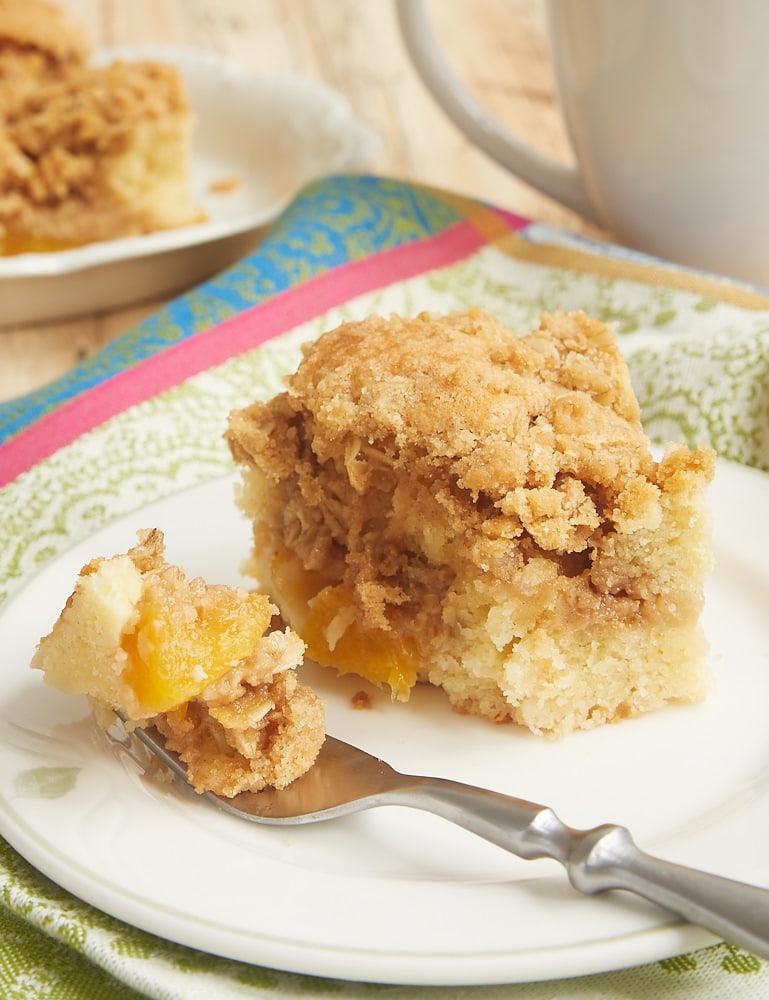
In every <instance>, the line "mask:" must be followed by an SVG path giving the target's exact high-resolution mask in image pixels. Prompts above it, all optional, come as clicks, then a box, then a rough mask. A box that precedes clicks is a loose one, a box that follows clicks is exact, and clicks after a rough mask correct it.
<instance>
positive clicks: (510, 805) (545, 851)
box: [401, 778, 769, 959]
mask: <svg viewBox="0 0 769 1000" xmlns="http://www.w3.org/2000/svg"><path fill="white" fill-rule="evenodd" d="M402 792H403V793H404V794H403V797H402V798H401V802H402V804H404V805H411V806H415V807H417V808H421V809H426V810H428V811H430V812H434V813H436V814H438V815H441V816H443V817H444V818H445V819H448V820H451V821H452V822H454V823H456V824H458V825H459V826H463V827H464V828H465V829H467V830H470V831H472V832H473V833H476V834H478V835H479V836H480V837H483V838H484V839H485V840H489V841H491V842H492V843H495V844H497V845H499V846H500V847H503V848H505V849H506V850H508V851H511V852H512V853H513V854H516V855H517V856H518V857H522V858H526V859H535V858H553V859H555V860H556V861H559V862H560V863H561V864H562V865H563V866H564V868H565V869H566V872H567V873H568V876H569V880H570V882H571V884H572V885H573V886H574V888H575V889H577V890H578V891H579V892H582V893H586V894H593V893H597V892H604V891H606V890H607V889H625V890H627V891H629V892H633V893H636V894H637V895H639V896H643V897H644V898H645V899H648V900H649V901H650V902H652V903H656V904H658V905H659V906H662V907H663V908H664V909H666V910H669V911H671V912H673V913H676V914H678V915H679V916H681V917H683V918H684V919H686V920H688V921H689V922H690V923H693V924H697V925H698V926H700V927H704V928H705V929H706V930H708V931H711V932H712V933H713V934H715V935H717V936H718V937H719V938H721V939H725V940H727V941H729V942H730V943H732V944H735V945H739V946H740V947H743V948H745V949H747V950H748V951H750V952H753V953H754V954H756V955H758V956H760V957H762V958H764V959H769V889H762V888H759V887H758V886H752V885H747V884H746V883H744V882H736V881H734V880H732V879H728V878H723V877H721V876H719V875H712V874H710V873H708V872H704V871H699V870H697V869H694V868H687V867H685V866H683V865H678V864H673V863H671V862H669V861H662V860H661V859H659V858H655V857H653V856H652V855H650V854H646V853H644V852H643V851H641V850H639V848H638V847H637V846H636V844H635V842H634V841H633V838H632V836H631V834H630V832H629V831H628V830H627V829H626V828H625V827H622V826H614V825H608V824H607V825H604V826H598V827H595V828H594V829H592V830H574V829H571V828H570V827H568V826H566V825H565V824H564V823H562V822H561V820H560V819H559V818H558V816H557V815H556V814H555V813H554V812H553V810H552V809H549V808H547V807H546V806H541V805H538V804H536V803H534V802H527V801H525V800H523V799H516V798H513V797H512V796H508V795H502V794H500V793H498V792H493V791H490V790H488V789H483V788H477V787H475V786H471V785H464V784H462V783H461V782H455V781H449V780H445V779H435V778H417V779H416V780H415V781H414V779H413V778H409V779H408V781H407V786H406V787H405V788H403V789H402Z"/></svg>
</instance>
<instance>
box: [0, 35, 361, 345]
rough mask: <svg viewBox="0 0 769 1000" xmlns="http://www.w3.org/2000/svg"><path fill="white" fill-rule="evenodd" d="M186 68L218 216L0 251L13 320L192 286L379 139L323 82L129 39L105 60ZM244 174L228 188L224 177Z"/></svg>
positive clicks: (102, 54) (205, 184)
mask: <svg viewBox="0 0 769 1000" xmlns="http://www.w3.org/2000/svg"><path fill="white" fill-rule="evenodd" d="M115 58H123V59H129V60H130V59H144V58H147V59H159V60H161V61H164V62H167V63H171V64H173V65H175V66H178V68H179V69H180V71H181V72H182V74H183V75H184V78H185V80H186V83H187V88H188V92H189V98H190V103H191V105H192V108H193V111H194V113H195V115H196V118H197V122H196V126H195V132H194V134H193V145H192V182H193V196H194V200H195V203H196V204H198V205H200V206H201V208H202V209H203V211H204V213H205V215H206V219H207V221H206V222H205V223H202V224H200V225H194V226H186V227H183V228H181V229H174V230H167V231H164V232H158V233H149V234H147V235H146V236H132V237H127V238H124V239H119V240H111V241H108V242H103V243H91V244H89V245H88V246H84V247H76V248H74V249H72V250H64V251H60V252H57V253H28V254H19V255H17V256H13V257H0V317H2V320H0V322H2V324H3V325H6V326H8V325H11V324H14V323H26V322H32V321H35V322H39V321H43V320H49V319H62V318H65V317H68V316H72V315H75V314H77V313H81V312H88V313H96V312H98V311H99V310H104V309H113V308H118V307H120V306H126V305H128V304H130V303H132V302H137V301H139V300H151V299H153V298H156V297H158V296H161V295H167V294H171V293H173V292H176V291H181V290H182V289H183V288H187V287H190V286H192V285H194V284H196V283H197V282H199V281H202V280H204V279H205V278H207V277H209V276H210V275H212V274H214V273H216V272H218V271H220V270H222V269H223V268H225V267H227V266H229V265H230V264H232V263H234V262H235V261H236V260H238V259H239V258H240V257H242V256H244V255H245V254H246V253H247V252H248V251H249V250H251V249H252V248H253V247H254V246H255V244H256V242H257V240H258V237H259V234H260V232H261V230H262V229H263V227H264V226H265V225H266V224H267V223H269V222H271V221H272V220H273V219H274V218H275V216H276V215H277V214H278V213H279V212H280V211H281V210H282V209H283V208H284V207H285V206H286V205H287V204H288V202H289V201H290V200H291V198H292V197H293V196H294V195H295V194H296V192H297V191H298V190H299V189H300V188H301V187H302V186H303V185H305V184H307V183H309V182H310V181H312V180H315V179H316V178H318V177H322V176H324V175H328V174H333V173H344V172H348V171H352V172H354V171H358V170H361V169H363V168H364V167H366V166H367V165H369V164H370V162H371V161H372V159H373V158H374V156H375V155H376V153H377V151H378V148H379V142H378V139H377V138H376V136H375V135H374V133H373V132H372V131H371V130H370V129H369V128H368V126H366V125H365V124H363V123H362V122H360V121H358V120H357V119H355V118H354V116H353V114H352V111H351V109H350V107H349V105H348V104H347V103H346V101H345V100H344V99H343V98H342V96H341V95H340V94H339V93H337V92H336V91H335V90H333V89H331V88H330V87H328V86H326V85H325V84H323V83H320V82H319V81H316V80H310V79H307V78H303V77H292V76H258V75H256V74H251V73H247V72H245V71H243V70H242V69H239V68H238V67H237V66H236V65H233V64H232V63H229V62H226V61H225V60H223V59H221V58H219V57H217V56H215V55H213V54H212V53H208V52H203V51H198V50H195V49H182V48H173V47H165V46H148V45H145V46H120V47H115V48H110V49H103V50H100V51H99V53H98V54H97V57H96V58H95V60H94V61H95V62H100V63H104V62H109V61H111V60H113V59H115ZM230 180H234V181H235V182H237V183H236V184H235V185H234V186H233V187H232V189H231V190H229V191H224V192H221V193H217V192H216V191H215V190H213V188H212V183H214V184H215V182H217V181H230Z"/></svg>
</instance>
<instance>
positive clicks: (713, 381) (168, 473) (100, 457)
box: [0, 176, 769, 1000]
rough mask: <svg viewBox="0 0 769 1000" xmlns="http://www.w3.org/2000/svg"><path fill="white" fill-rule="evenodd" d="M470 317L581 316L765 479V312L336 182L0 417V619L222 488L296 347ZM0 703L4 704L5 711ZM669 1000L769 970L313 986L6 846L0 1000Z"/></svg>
mask: <svg viewBox="0 0 769 1000" xmlns="http://www.w3.org/2000/svg"><path fill="white" fill-rule="evenodd" d="M470 305H480V306H483V307H484V308H486V309H487V310H489V311H490V312H492V313H494V314H495V315H497V316H498V317H499V318H500V319H501V320H503V322H505V323H506V324H508V325H509V326H510V327H511V328H513V329H519V330H522V331H524V330H527V329H530V328H531V327H532V326H533V325H535V323H536V322H537V319H538V316H539V314H540V313H541V312H542V311H544V310H553V309H584V310H585V311H586V312H588V313H589V314H591V315H594V316H597V317H599V318H601V319H603V320H605V321H608V322H610V323H612V324H613V326H614V329H615V330H616V333H617V336H618V339H619V341H620V345H621V347H622V349H623V352H624V354H625V356H626V357H627V359H628V362H629V365H630V368H631V372H632V376H633V381H634V386H635V389H636V393H637V395H638V398H639V401H640V403H641V407H642V412H643V416H644V421H645V426H646V428H647V431H648V433H649V434H650V436H651V437H652V438H653V439H657V440H667V439H671V438H683V439H685V440H687V441H688V442H689V443H690V444H696V443H697V442H706V443H709V444H711V445H712V446H713V447H714V448H716V450H717V451H718V452H719V454H720V455H721V456H723V457H726V458H729V459H732V460H735V461H737V462H741V463H745V464H748V465H752V466H756V467H758V468H760V469H763V470H769V296H767V295H764V294H763V293H762V292H761V291H759V290H756V289H751V288H748V287H745V286H739V285H736V284H733V283H727V282H724V281H721V280H719V279H717V278H713V277H709V276H706V275H701V274H694V273H691V272H688V271H684V270H682V269H680V268H676V267H673V266H671V265H667V264H664V263H662V262H659V261H656V260H652V259H650V258H644V257H641V256H639V255H636V254H631V253H629V252H627V251H623V250H620V249H619V248H616V247H610V246H605V245H598V244H594V243H589V242H586V241H584V240H581V239H576V238H574V237H570V236H567V235H566V234H564V233H561V232H558V231H555V230H553V229H550V228H548V227H545V226H541V225H537V224H535V223H531V222H529V221H528V220H525V219H522V218H519V217H517V216H514V215H511V214H510V213H508V212H504V211H501V210H499V209H496V208H494V207H492V206H489V205H483V204H480V203H478V202H474V201H469V200H466V199H463V198H459V197H456V196H453V195H450V194H447V193H446V192H439V191H435V190H432V189H427V188H422V187H417V186H414V185H409V184H405V183H402V182H399V181H395V180H392V179H386V178H376V177H360V176H356V177H334V178H329V179H326V180H323V181H320V182H317V183H316V184H314V185H312V186H311V187H309V188H308V189H306V190H305V191H303V192H302V193H301V194H300V195H299V196H298V197H297V199H296V200H295V201H294V202H293V204H292V205H291V206H290V207H289V208H288V209H287V211H286V212H285V213H284V214H283V216H282V217H281V218H280V219H279V220H278V222H277V223H276V225H275V227H274V228H273V230H272V232H271V234H270V236H269V238H268V239H267V240H266V241H265V242H264V243H263V245H262V246H261V247H260V248H259V249H258V250H257V251H256V252H255V253H254V254H253V255H251V256H250V257H249V258H247V259H246V260H244V261H243V262H241V263H240V264H238V265H237V266H235V267H233V268H231V269H230V270H228V271H227V272H225V273H224V274H222V275H220V276H218V277H217V278H215V279H213V280H212V281H210V282H208V283H206V284H205V285H203V286H201V287H200V288H197V289H196V290H194V291H192V292H190V293H189V294H187V295H184V296H182V297H181V298H180V299H178V300H177V301H175V302H174V303H172V304H171V305H170V306H168V307H167V308H165V309H163V310H162V311H161V312H159V313H158V314H157V315H156V316H154V317H153V318H152V319H150V320H148V321H146V322H145V323H143V324H141V325H140V326H138V327H137V328H136V329H135V330H133V331H132V332H130V333H129V334H127V335H125V336H124V337H122V338H121V339H119V340H118V341H117V342H115V343H113V344H112V345H110V346H109V347H108V348H106V349H105V350H104V351H102V352H101V353H100V354H99V355H97V356H96V357H94V358H91V359H89V360H88V361H86V362H85V363H84V364H83V365H81V366H80V367H79V368H77V369H76V370H74V371H73V372H71V373H70V374H68V375H67V376H65V377H64V378H63V379H61V380H59V381H58V382H56V383H54V384H53V385H51V386H49V387H46V388H45V389H42V390H39V391H37V392H34V393H31V394H29V395H28V396H25V397H24V398H22V399H19V400H15V401H11V402H9V403H5V404H2V405H0V618H1V616H2V603H3V602H5V601H6V600H8V599H9V598H10V597H11V596H12V595H13V594H14V593H15V592H16V591H17V590H19V589H20V588H21V587H22V586H23V585H24V584H25V583H27V582H28V581H29V580H31V579H32V578H33V577H34V575H35V574H36V573H37V572H38V571H39V570H40V568H41V567H42V566H44V565H46V564H47V563H48V561H49V560H51V559H52V558H54V557H55V556H56V555H57V554H59V553H60V552H62V551H63V550H64V549H65V548H67V547H69V546H70V545H72V544H73V543H74V542H76V541H78V540H80V539H84V538H87V537H88V536H89V535H90V534H92V533H93V532H94V530H96V529H97V528H98V527H100V526H101V525H104V524H106V523H108V522H110V521H111V520H113V519H114V518H116V517H119V516H121V515H124V514H127V513H129V512H131V511H134V510H137V509H139V508H141V507H142V506H144V505H146V504H147V503H149V502H150V501H152V500H154V499H157V498H161V497H164V496H168V495H170V494H172V493H174V492H176V491H178V490H180V489H183V488H185V487H186V486H189V485H194V484H197V483H202V482H205V481H206V480H208V479H211V478H212V477H215V476H219V475H221V474H222V473H224V472H227V471H228V470H229V469H230V459H229V456H228V453H227V451H226V448H225V447H224V444H223V442H222V437H221V435H222V428H223V426H224V421H225V418H226V414H227V412H228V411H229V410H230V409H231V408H232V407H234V406H241V405H243V404H245V403H247V402H249V401H250V400H251V399H253V398H254V397H255V396H257V395H260V396H262V397H263V398H267V397H269V396H270V395H272V394H273V393H274V392H276V391H278V389H279V388H280V385H281V378H282V376H283V374H284V373H285V372H287V371H290V370H292V369H293V368H294V367H295V366H296V363H297V360H298V356H299V350H300V345H301V343H302V342H303V341H304V340H306V339H308V338H311V337H315V336H317V335H318V334H319V333H321V332H322V331H323V330H324V329H327V328H329V327H330V326H332V325H335V324H337V323H339V322H341V321H343V320H345V319H351V318H357V317H361V316H363V315H366V314H368V313H370V312H382V313H388V312H399V313H414V312H416V311H419V310H423V309H428V310H432V311H436V312H444V311H448V310H450V309H455V308H465V307H468V306H470ZM94 554H99V553H94ZM1 702H2V692H1V691H0V715H1V714H2V704H1ZM50 794H58V793H57V792H56V790H55V789H53V790H50ZM3 809H4V803H3V802H1V801H0V810H3ZM6 829H7V828H6ZM660 995H663V996H667V997H675V998H681V1000H684V998H686V1000H688V998H695V997H696V998H712V1000H716V998H717V1000H725V998H730V997H739V998H753V997H755V998H758V997H762V998H763V997H766V996H768V995H769V968H767V966H766V964H765V963H763V962H761V961H759V960H758V959H757V958H755V957H753V956H752V955H750V954H747V953H745V952H744V951H741V950H739V949H737V948H735V947H733V946H731V945H727V944H719V945H715V946H713V947H711V948H707V949H704V950H701V951H698V952H695V953H693V954H687V955H683V956H680V957H678V958H673V959H668V960H665V961H660V962H656V963H653V964H651V965H646V966H642V967H639V968H635V969H630V970H626V971H621V972H610V973H603V974H599V975H592V976H586V977H584V978H579V979H569V980H558V981H549V982H540V983H533V984H518V985H509V986H495V987H472V988H459V987H458V988H440V987H435V988H417V987H400V986H381V985H369V984H359V983H348V982H339V981H335V980H328V979H315V978H310V977H306V976H299V975H292V974H288V973H281V972H275V971H272V970H270V969H266V968H261V967H255V966H252V965H246V964H241V963H238V962H234V961H229V960H225V959H221V958H216V957H214V956H211V955H208V954H206V953H204V952H200V951H195V950H193V949H190V948H186V947H182V946H180V945H175V944H171V943H169V942H167V941H165V940H162V939H160V938H156V937H153V936H152V935H150V934H149V933H146V932H144V931H142V930H138V929H136V928H133V927H130V926H127V925H125V924H123V923H121V922H120V921H118V920H116V919H113V918H112V917H109V916H107V915H105V914H104V913H102V912H100V911H99V910H97V909H95V908H93V907H92V906H90V905H88V904H86V903H84V902H82V901H80V900H78V899H76V898H74V897H73V896H71V895H69V894H68V893H67V892H65V891H64V890H62V889H61V888H59V887H58V886H57V885H56V884H54V883H53V882H51V881H50V880H49V879H47V878H46V877H45V876H43V875H41V874H40V873H38V872H37V871H36V870H35V869H34V868H33V867H32V866H31V865H30V864H28V863H27V862H26V861H25V860H24V859H22V858H21V857H20V856H19V855H18V854H17V853H16V852H15V851H14V850H13V849H12V848H11V847H10V846H9V845H8V844H7V843H6V842H5V841H3V840H2V839H0V996H2V997H5V998H8V1000H15V998H19V1000H21V998H23V1000H42V998H48V1000H85V998H88V1000H100V998H105V1000H106V998H109V1000H124V998H125V1000H128V998H135V997H138V996H146V997H155V998H168V1000H175V998H179V1000H181V998H185V1000H193V998H198V997H200V998H204V997H205V998H208V997H211V998H216V1000H230V998H232V1000H235V998H250V1000H253V998H266V997H274V998H276V1000H280V998H283V1000H289V998H299V997H302V998H306V997H312V996H318V997H324V996H339V997H344V998H355V1000H373V998H374V997H377V998H379V997H386V998H388V1000H406V998H409V1000H429V997H431V996H441V997H451V998H453V1000H465V998H467V1000H476V998H478V1000H480V998H481V997H485V998H491V1000H550V998H555V997H558V998H564V1000H598V998H609V997H623V998H626V1000H642V998H651V997H657V996H660Z"/></svg>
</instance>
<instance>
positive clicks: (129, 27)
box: [0, 0, 591, 399]
mask: <svg viewBox="0 0 769 1000" xmlns="http://www.w3.org/2000/svg"><path fill="white" fill-rule="evenodd" d="M58 2H60V3H61V4H62V6H66V7H67V8H68V9H70V10H71V12H72V13H73V14H74V15H75V16H76V17H77V18H78V19H79V20H80V22H81V23H82V24H84V25H85V26H86V28H87V29H88V31H89V34H90V37H91V40H92V42H93V44H94V45H95V46H99V45H114V44H119V43H131V44H134V43H141V42H159V43H172V44H180V45H186V46H195V47H198V48H201V49H209V50H213V51H214V52H216V53H217V54H219V55H224V56H226V57H227V58H229V59H231V60H233V62H235V63H237V64H238V65H240V66H241V67H244V68H246V69H248V70H250V71H253V72H255V73H261V74H271V73H292V74H298V75H302V76H308V77H312V78H314V79H318V80H322V81H324V82H325V83H327V84H330V85H331V86H333V87H335V88H336V89H337V90H339V91H340V92H341V93H342V94H344V96H345V97H346V98H347V100H348V101H349V103H350V104H351V106H352V108H353V109H354V112H355V115H356V116H357V117H358V118H360V119H361V120H363V121H365V122H366V123H367V124H368V125H369V126H370V127H371V128H372V129H373V130H374V131H376V132H377V133H378V134H379V136H380V137H381V138H382V140H383V142H382V152H381V154H380V155H379V157H378V158H377V159H376V160H375V161H374V162H373V163H371V166H370V169H371V170H372V171H374V172H377V173H382V174H387V175H390V176H393V177H398V178H404V179H408V180H414V181H421V182H425V183H429V184H433V185H436V186H439V187H443V188H448V189H450V190H454V191H456V192H459V193H461V194H466V195H470V196H474V197H479V198H484V199H487V200H489V201H492V202H494V203H496V204H498V205H501V206H504V207H506V208H509V209H511V210H512V211H515V212H519V213H520V214H522V215H526V216H529V217H532V218H536V219H539V220H541V221H546V222H551V223H553V224H555V225H558V226H561V227H563V228H565V229H569V230H572V231H576V232H587V233H590V232H591V229H590V227H589V226H588V225H587V223H586V222H584V221H583V220H582V219H580V218H579V217H578V216H576V215H574V214H573V213H571V212H569V211H567V210H566V209H564V208H561V207H560V206H559V205H557V204H555V203H554V202H552V201H550V200H549V199H547V198H545V197H544V196H541V195H539V194H538V193H537V192H535V191H533V190H532V189H531V188H528V187H527V186H526V185H525V184H523V183H521V182H519V181H517V180H516V179H515V178H514V177H512V176H511V175H509V174H508V173H507V172H506V171H505V170H503V169H502V168H501V167H499V166H497V165H496V163H494V162H493V161H492V160H490V159H489V158H488V157H487V156H485V155H484V154H483V153H481V152H480V151H479V150H477V149H476V148H474V147H473V146H472V144H471V143H470V142H469V141H468V140H467V139H466V138H465V137H464V135H463V134H462V133H461V132H460V131H459V130H458V129H457V128H456V127H455V126H454V125H453V124H452V123H451V122H450V121H449V120H448V119H447V118H446V116H445V115H444V114H443V112H442V111H441V110H440V108H439V107H438V106H437V105H436V104H435V102H434V101H433V99H432V98H431V96H430V95H429V94H428V93H427V91H426V90H425V88H424V86H423V84H422V83H421V81H420V79H419V78H418V76H417V74H416V72H415V70H414V69H413V68H412V66H411V64H410V62H409V59H408V56H407V54H406V52H405V49H404V46H403V43H402V40H401V37H400V34H399V31H398V26H397V22H396V15H395V10H394V7H393V6H392V4H391V3H390V0H131V2H130V3H128V2H125V0H58ZM429 10H430V14H431V18H432V21H433V24H434V28H435V31H436V34H437V35H438V36H439V38H440V39H441V40H442V43H443V44H444V46H445V47H446V49H447V51H448V52H449V53H450V54H451V59H452V63H453V65H454V67H455V69H456V71H457V73H458V74H459V75H460V76H461V77H462V79H464V80H465V82H466V83H467V84H468V86H469V87H470V88H471V89H472V91H473V92H474V93H475V95H476V96H477V97H478V98H479V99H480V100H482V101H483V103H484V104H485V106H486V107H487V108H489V109H490V110H492V111H493V112H494V113H495V114H496V115H497V116H498V117H499V118H500V120H502V121H503V122H505V123H506V124H507V125H508V126H510V127H511V128H514V129H516V130H517V131H518V132H519V133H520V134H521V135H522V136H524V137H526V138H528V139H530V140H531V141H532V142H533V143H535V144H536V145H537V146H538V147H539V148H540V149H541V150H543V151H545V152H549V153H551V154H553V155H555V156H557V157H558V158H560V159H562V160H564V161H567V160H568V159H569V156H570V152H569V146H568V141H567V139H566V135H565V131H564V128H563V125H562V123H561V119H560V116H559V112H558V108H557V104H556V99H555V96H554V85H553V77H552V73H551V70H550V65H549V61H548V54H547V41H546V33H545V19H544V10H543V3H542V0H431V3H430V7H429ZM161 304H162V303H161V302H158V301H154V302H148V303H144V304H142V305H141V306H134V307H132V308H130V309H120V310H117V311H114V312H110V313H106V314H102V315H99V316H95V315H86V316H82V317H79V318H77V319H72V320H68V321H66V322H60V323H46V324H45V325H32V326H23V327H10V328H9V327H3V326H2V317H0V399H8V398H11V397H13V396H16V395H19V394H21V393H24V392H26V391H29V390H30V389H33V388H35V387H38V386H40V385H44V384H45V383H47V382H49V381H50V380H51V379H54V378H56V377H57V376H59V375H61V374H63V373H64V372H66V371H67V370H68V369H70V368H71V367H72V366H74V365H76V364H77V363H78V362H79V361H81V360H82V359H83V358H84V357H86V356H88V355H89V354H91V353H92V352H94V351H96V350H98V349H99V348H100V347H102V346H103V345H104V344H106V343H108V342H109V341H110V340H111V339H113V338H115V337H117V336H118V335H119V334H121V333H123V332H124V331H126V330H128V329H130V328H131V327H132V326H134V325H135V324H136V323H138V322H139V321H140V320H142V319H143V318H144V317H145V316H148V315H150V314H151V313H152V312H154V311H155V310H157V308H158V307H159V306H160V305H161Z"/></svg>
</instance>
